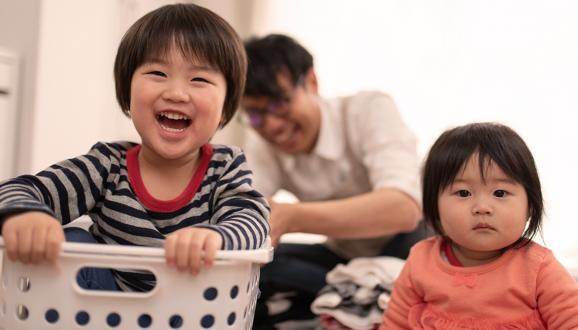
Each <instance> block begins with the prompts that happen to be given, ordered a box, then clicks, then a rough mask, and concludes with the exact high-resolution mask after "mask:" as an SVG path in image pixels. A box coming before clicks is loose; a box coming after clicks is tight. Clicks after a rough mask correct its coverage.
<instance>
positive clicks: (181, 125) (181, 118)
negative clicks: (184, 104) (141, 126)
mask: <svg viewBox="0 0 578 330" xmlns="http://www.w3.org/2000/svg"><path fill="white" fill-rule="evenodd" d="M157 121H158V122H159V124H160V125H161V127H162V128H163V129H164V130H167V131H169V132H182V131H184V130H185V128H187V127H189V126H190V125H191V118H189V117H187V116H185V115H183V114H180V113H176V112H161V113H159V114H158V115H157Z"/></svg>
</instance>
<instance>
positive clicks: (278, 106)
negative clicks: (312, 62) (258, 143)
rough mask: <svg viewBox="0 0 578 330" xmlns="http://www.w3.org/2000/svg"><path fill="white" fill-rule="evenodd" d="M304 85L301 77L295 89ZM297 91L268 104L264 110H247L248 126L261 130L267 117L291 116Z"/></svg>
mask: <svg viewBox="0 0 578 330" xmlns="http://www.w3.org/2000/svg"><path fill="white" fill-rule="evenodd" d="M301 85H303V76H301V77H299V79H298V80H297V83H296V84H295V88H297V87H299V86H301ZM294 93H295V90H293V92H292V93H291V95H286V96H282V97H280V98H277V99H273V100H270V101H269V102H267V105H266V106H265V107H264V108H260V109H257V108H245V116H244V117H245V120H246V122H247V124H249V125H250V126H251V127H253V128H261V127H263V124H264V123H265V116H267V115H272V116H275V117H280V118H284V117H286V116H287V115H289V112H290V110H291V107H290V105H291V101H292V100H293V96H294V95H293V94H294Z"/></svg>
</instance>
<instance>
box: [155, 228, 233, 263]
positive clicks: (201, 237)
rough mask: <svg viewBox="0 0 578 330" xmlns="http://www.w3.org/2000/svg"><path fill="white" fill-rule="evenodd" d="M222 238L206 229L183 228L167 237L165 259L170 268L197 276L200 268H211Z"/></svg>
mask: <svg viewBox="0 0 578 330" xmlns="http://www.w3.org/2000/svg"><path fill="white" fill-rule="evenodd" d="M222 244H223V238H222V237H221V234H219V233H218V232H216V231H214V230H211V229H206V228H183V229H179V230H177V231H175V232H174V233H172V234H170V235H169V236H167V238H166V240H165V257H166V260H167V264H168V265H169V266H170V267H176V268H177V269H178V270H180V271H186V270H188V271H190V272H191V274H193V275H197V274H198V273H199V271H200V269H201V266H205V267H211V266H213V262H214V260H215V255H216V254H217V250H219V249H220V248H221V245H222Z"/></svg>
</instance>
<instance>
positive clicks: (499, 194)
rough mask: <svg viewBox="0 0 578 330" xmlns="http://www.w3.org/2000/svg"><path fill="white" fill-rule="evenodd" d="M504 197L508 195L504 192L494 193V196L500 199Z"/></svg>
mask: <svg viewBox="0 0 578 330" xmlns="http://www.w3.org/2000/svg"><path fill="white" fill-rule="evenodd" d="M506 195H508V192H507V191H505V190H501V189H498V190H496V191H494V196H496V197H500V198H502V197H506Z"/></svg>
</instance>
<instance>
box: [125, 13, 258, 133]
mask: <svg viewBox="0 0 578 330" xmlns="http://www.w3.org/2000/svg"><path fill="white" fill-rule="evenodd" d="M173 45H176V47H178V49H179V50H180V51H181V52H182V54H183V55H184V56H186V57H190V58H196V59H199V60H203V61H207V63H208V64H210V65H211V66H213V67H215V69H218V70H219V71H220V72H221V73H222V74H223V76H224V77H225V80H226V82H227V94H226V97H225V103H224V105H223V120H222V122H221V127H223V126H225V125H226V124H227V123H228V122H229V121H230V120H231V118H232V117H233V116H234V115H235V112H236V111H237V108H238V106H239V101H240V98H241V96H242V94H243V89H244V87H245V78H246V73H247V58H246V54H245V50H244V47H243V43H242V41H241V39H240V38H239V36H238V35H237V33H236V32H235V30H234V29H233V28H232V27H231V26H230V25H229V23H227V22H226V21H225V20H224V19H222V18H221V17H220V16H218V15H217V14H215V13H213V12H212V11H210V10H208V9H206V8H203V7H200V6H197V5H194V4H173V5H166V6H163V7H160V8H158V9H156V10H153V11H151V12H150V13H148V14H146V15H144V16H143V17H141V18H140V19H139V20H138V21H136V22H135V23H134V24H133V25H132V26H131V27H130V28H129V29H128V31H127V32H126V33H125V35H124V37H123V38H122V40H121V42H120V45H119V47H118V52H117V54H116V60H115V63H114V78H115V85H116V98H117V101H118V103H119V104H120V107H121V109H122V111H123V112H124V114H125V115H127V116H130V113H129V110H130V109H129V108H130V90H131V80H132V76H133V74H134V72H135V70H136V69H137V68H138V67H139V66H140V65H142V64H143V63H144V62H145V61H147V60H149V59H150V58H152V57H162V55H165V54H166V53H167V52H168V51H169V50H170V48H171V47H172V46H173Z"/></svg>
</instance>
